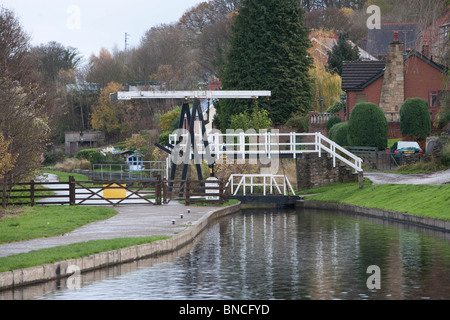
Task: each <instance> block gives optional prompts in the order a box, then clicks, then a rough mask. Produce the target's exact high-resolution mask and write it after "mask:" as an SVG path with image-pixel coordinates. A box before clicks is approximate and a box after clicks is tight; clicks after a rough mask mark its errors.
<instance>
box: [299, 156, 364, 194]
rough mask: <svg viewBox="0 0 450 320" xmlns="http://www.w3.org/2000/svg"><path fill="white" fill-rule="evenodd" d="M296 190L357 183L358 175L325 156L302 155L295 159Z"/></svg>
mask: <svg viewBox="0 0 450 320" xmlns="http://www.w3.org/2000/svg"><path fill="white" fill-rule="evenodd" d="M296 169H297V189H298V190H306V189H311V188H318V187H322V186H326V185H331V184H336V183H342V182H358V175H357V174H355V173H354V171H353V170H352V169H350V168H349V167H347V166H345V165H342V164H340V162H339V160H336V167H333V158H332V157H329V156H328V155H326V154H322V156H321V157H319V155H318V154H316V153H304V154H302V156H301V157H300V158H297V159H296Z"/></svg>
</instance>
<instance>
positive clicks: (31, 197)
mask: <svg viewBox="0 0 450 320" xmlns="http://www.w3.org/2000/svg"><path fill="white" fill-rule="evenodd" d="M30 201H31V206H32V207H34V180H31V182H30Z"/></svg>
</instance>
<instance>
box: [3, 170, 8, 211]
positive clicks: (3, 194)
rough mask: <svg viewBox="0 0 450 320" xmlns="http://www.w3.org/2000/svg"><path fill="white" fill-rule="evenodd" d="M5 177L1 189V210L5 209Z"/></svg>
mask: <svg viewBox="0 0 450 320" xmlns="http://www.w3.org/2000/svg"><path fill="white" fill-rule="evenodd" d="M6 181H7V180H6V175H5V177H4V178H3V186H2V187H3V189H2V207H3V209H6Z"/></svg>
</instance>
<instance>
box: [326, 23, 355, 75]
mask: <svg viewBox="0 0 450 320" xmlns="http://www.w3.org/2000/svg"><path fill="white" fill-rule="evenodd" d="M359 60H361V58H360V57H359V50H358V47H357V46H354V47H352V45H351V44H350V43H349V42H348V36H347V34H346V33H345V32H341V33H340V34H339V39H338V41H337V44H336V45H335V46H334V47H333V48H332V49H331V52H330V51H329V52H328V71H330V72H334V73H337V74H339V75H342V65H343V63H344V61H359Z"/></svg>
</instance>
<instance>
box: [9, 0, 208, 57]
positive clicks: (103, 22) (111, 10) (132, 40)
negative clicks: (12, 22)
mask: <svg viewBox="0 0 450 320" xmlns="http://www.w3.org/2000/svg"><path fill="white" fill-rule="evenodd" d="M200 2H202V0H128V1H125V0H121V1H119V0H0V6H3V7H5V8H7V9H10V10H13V11H14V12H15V13H16V16H17V18H18V19H19V21H20V23H21V24H22V27H23V28H24V29H25V31H26V32H27V33H28V34H29V35H30V36H31V38H32V44H33V45H39V44H42V43H44V44H45V43H48V42H50V41H57V42H59V43H61V44H62V45H64V46H71V47H74V48H77V49H78V50H79V51H80V53H81V54H82V55H83V56H84V58H85V59H86V60H87V59H89V57H90V55H91V54H92V53H94V54H96V55H98V53H99V51H100V49H101V48H106V49H108V50H110V51H111V50H112V49H113V48H114V47H115V46H117V48H119V49H120V50H123V49H124V46H125V33H128V34H129V40H128V42H129V45H130V47H136V46H137V45H138V44H139V43H140V40H141V38H142V36H144V34H145V32H146V31H147V30H149V29H150V28H151V27H154V26H157V25H160V24H163V23H167V24H169V23H172V22H177V21H178V20H179V18H181V16H182V15H183V13H184V12H186V11H187V10H188V9H190V8H192V7H194V6H196V5H197V4H199V3H200Z"/></svg>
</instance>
